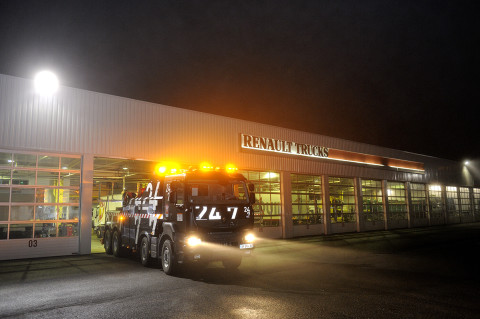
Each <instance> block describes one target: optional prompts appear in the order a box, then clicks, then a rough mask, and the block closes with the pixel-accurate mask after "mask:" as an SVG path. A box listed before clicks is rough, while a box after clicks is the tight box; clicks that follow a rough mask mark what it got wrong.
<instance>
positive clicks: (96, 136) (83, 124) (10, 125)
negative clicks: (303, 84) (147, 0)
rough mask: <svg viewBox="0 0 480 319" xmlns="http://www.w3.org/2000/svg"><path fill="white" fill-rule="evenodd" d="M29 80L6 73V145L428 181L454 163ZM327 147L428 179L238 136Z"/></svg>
mask: <svg viewBox="0 0 480 319" xmlns="http://www.w3.org/2000/svg"><path fill="white" fill-rule="evenodd" d="M32 88H33V83H32V81H30V80H26V79H20V78H16V77H11V76H6V75H0V148H4V149H14V150H44V151H51V152H55V153H77V154H84V153H87V154H94V155H97V156H108V157H123V158H131V159H148V160H176V161H178V162H181V163H188V164H197V163H199V162H201V161H203V160H207V161H210V162H211V163H212V164H215V165H223V164H226V163H228V162H233V163H235V164H236V165H237V166H239V167H241V168H245V169H265V170H267V169H269V170H284V171H295V172H301V173H312V174H329V175H338V176H359V177H370V178H383V179H390V180H412V181H418V182H427V181H428V180H430V179H431V178H435V177H434V176H430V174H429V172H430V169H431V168H433V169H434V170H435V169H436V168H437V167H438V166H445V165H452V162H450V161H445V160H440V159H435V158H431V157H428V156H421V155H417V154H411V153H407V152H402V151H398V150H392V149H387V148H382V147H378V146H373V145H367V144H362V143H355V142H352V141H347V140H342V139H338V138H332V137H326V136H321V135H316V134H311V133H306V132H300V131H295V130H289V129H284V128H280V127H274V126H270V125H264V124H259V123H254V122H248V121H243V120H236V119H232V118H227V117H221V116H216V115H212V114H206V113H201V112H196V111H190V110H185V109H180V108H175V107H169V106H164V105H159V104H154V103H148V102H142V101H136V100H132V99H127V98H121V97H117V96H111V95H107V94H100V93H95V92H90V91H84V90H79V89H74V88H68V87H61V88H60V90H59V92H58V93H57V95H56V96H54V97H50V98H45V97H39V96H37V95H35V94H34V92H33V89H32ZM240 133H246V134H252V135H257V136H263V137H271V138H276V139H282V140H289V141H295V142H300V143H308V144H314V145H323V146H326V147H330V148H336V149H340V150H346V151H352V152H359V153H365V154H372V155H378V156H384V157H393V158H399V159H404V160H412V161H419V162H424V163H425V166H426V168H427V174H415V173H410V172H400V171H396V170H393V169H376V168H371V167H365V166H360V165H355V164H350V165H344V164H339V163H338V162H333V161H328V160H315V159H303V158H293V157H286V156H277V155H273V156H272V155H271V154H266V155H264V154H258V153H247V152H242V151H240V147H239V134H240Z"/></svg>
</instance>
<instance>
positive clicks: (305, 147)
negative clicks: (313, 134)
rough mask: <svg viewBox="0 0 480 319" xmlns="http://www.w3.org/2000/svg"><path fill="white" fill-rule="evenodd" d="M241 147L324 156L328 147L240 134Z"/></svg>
mask: <svg viewBox="0 0 480 319" xmlns="http://www.w3.org/2000/svg"><path fill="white" fill-rule="evenodd" d="M240 136H241V147H242V148H244V149H250V150H258V151H266V152H274V153H282V154H290V155H299V156H308V157H318V158H325V157H328V152H329V149H328V148H327V147H324V146H318V145H310V144H302V143H296V142H290V141H284V140H277V139H274V138H268V137H260V136H254V135H247V134H240Z"/></svg>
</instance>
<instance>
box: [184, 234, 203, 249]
mask: <svg viewBox="0 0 480 319" xmlns="http://www.w3.org/2000/svg"><path fill="white" fill-rule="evenodd" d="M201 243H202V240H201V239H200V238H198V237H196V236H190V237H188V238H187V245H188V246H191V247H195V246H198V245H200V244H201Z"/></svg>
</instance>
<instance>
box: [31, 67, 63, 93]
mask: <svg viewBox="0 0 480 319" xmlns="http://www.w3.org/2000/svg"><path fill="white" fill-rule="evenodd" d="M34 83H35V90H36V91H37V93H39V94H41V95H52V94H54V93H55V92H56V91H57V90H58V78H57V76H56V75H55V74H53V72H50V71H41V72H38V73H37V75H36V76H35V79H34Z"/></svg>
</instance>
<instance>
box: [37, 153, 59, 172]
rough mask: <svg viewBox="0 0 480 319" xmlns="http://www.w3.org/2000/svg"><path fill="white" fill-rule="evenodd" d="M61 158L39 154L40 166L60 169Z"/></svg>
mask: <svg viewBox="0 0 480 319" xmlns="http://www.w3.org/2000/svg"><path fill="white" fill-rule="evenodd" d="M59 160H60V159H59V158H58V157H55V156H46V155H39V156H38V167H39V168H54V169H58V167H59V166H58V165H59Z"/></svg>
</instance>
